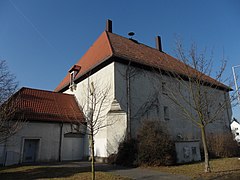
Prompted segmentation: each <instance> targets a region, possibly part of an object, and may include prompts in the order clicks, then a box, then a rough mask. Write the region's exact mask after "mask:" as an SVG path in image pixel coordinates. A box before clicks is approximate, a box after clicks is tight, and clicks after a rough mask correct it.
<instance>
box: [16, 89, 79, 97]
mask: <svg viewBox="0 0 240 180" xmlns="http://www.w3.org/2000/svg"><path fill="white" fill-rule="evenodd" d="M25 89H28V90H34V91H41V92H46V93H52V94H62V95H66V96H74V95H73V94H66V93H61V92H55V91H50V90H44V89H37V88H29V87H22V88H20V89H19V90H18V91H17V92H20V91H23V90H25ZM17 92H16V93H17Z"/></svg>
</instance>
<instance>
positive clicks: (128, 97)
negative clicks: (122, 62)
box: [126, 64, 131, 139]
mask: <svg viewBox="0 0 240 180" xmlns="http://www.w3.org/2000/svg"><path fill="white" fill-rule="evenodd" d="M129 66H130V64H128V67H127V70H126V86H127V139H131V102H130V101H131V98H130V68H129Z"/></svg>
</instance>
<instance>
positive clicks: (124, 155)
mask: <svg viewBox="0 0 240 180" xmlns="http://www.w3.org/2000/svg"><path fill="white" fill-rule="evenodd" d="M137 145H138V143H137V140H135V139H130V140H124V141H123V142H121V143H120V144H119V147H118V153H117V154H116V156H115V159H113V160H114V161H115V163H116V164H119V165H123V166H136V165H137V164H136V159H137V153H138V152H137V150H138V148H137Z"/></svg>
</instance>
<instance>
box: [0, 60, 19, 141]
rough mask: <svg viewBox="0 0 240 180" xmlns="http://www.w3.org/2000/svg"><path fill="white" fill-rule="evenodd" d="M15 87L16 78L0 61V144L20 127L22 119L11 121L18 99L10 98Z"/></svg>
mask: <svg viewBox="0 0 240 180" xmlns="http://www.w3.org/2000/svg"><path fill="white" fill-rule="evenodd" d="M17 86H18V83H17V82H16V78H15V76H14V75H13V74H11V73H10V71H9V69H8V67H7V64H6V61H4V60H0V106H1V107H0V108H1V109H0V143H1V142H3V141H5V140H6V139H7V138H9V137H10V136H12V135H14V134H15V133H16V132H17V131H18V130H19V129H20V127H21V125H20V124H21V123H20V121H21V120H20V119H22V117H20V116H19V118H20V119H15V120H13V118H14V117H15V115H16V112H17V99H18V98H17V97H12V98H10V97H11V96H12V95H13V94H14V93H15V92H16V90H17ZM13 98H15V99H14V100H13ZM12 120H13V121H12Z"/></svg>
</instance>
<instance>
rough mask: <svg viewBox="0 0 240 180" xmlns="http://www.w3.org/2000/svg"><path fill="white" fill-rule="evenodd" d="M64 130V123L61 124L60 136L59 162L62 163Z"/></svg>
mask: <svg viewBox="0 0 240 180" xmlns="http://www.w3.org/2000/svg"><path fill="white" fill-rule="evenodd" d="M62 129H63V122H62V123H61V124H60V136H59V150H58V152H59V154H58V161H59V162H61V161H62Z"/></svg>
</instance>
